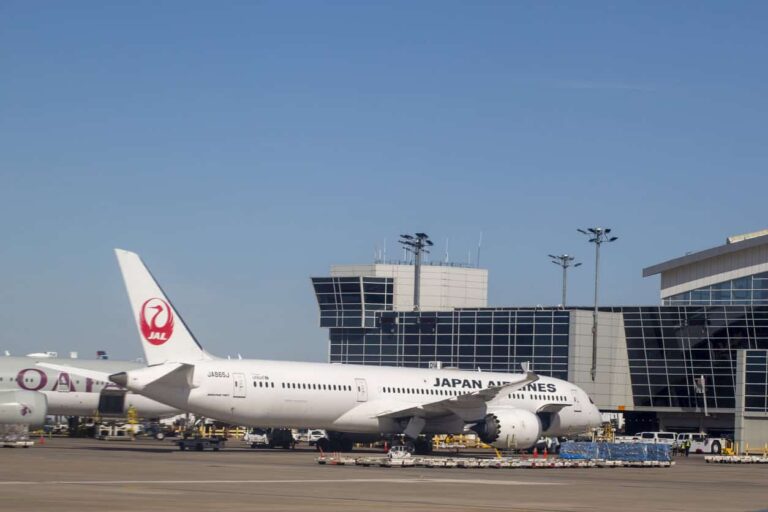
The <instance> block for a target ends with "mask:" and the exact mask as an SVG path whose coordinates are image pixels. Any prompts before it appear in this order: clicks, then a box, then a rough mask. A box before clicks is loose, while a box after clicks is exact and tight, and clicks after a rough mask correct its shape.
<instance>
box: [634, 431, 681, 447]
mask: <svg viewBox="0 0 768 512" xmlns="http://www.w3.org/2000/svg"><path fill="white" fill-rule="evenodd" d="M637 437H638V438H639V440H638V442H639V443H649V444H668V445H670V446H672V445H674V444H675V439H676V438H677V434H675V433H674V432H640V433H639V434H637Z"/></svg>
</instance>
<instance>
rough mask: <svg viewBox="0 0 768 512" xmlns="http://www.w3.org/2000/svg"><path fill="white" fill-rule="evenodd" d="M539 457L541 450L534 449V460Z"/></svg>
mask: <svg viewBox="0 0 768 512" xmlns="http://www.w3.org/2000/svg"><path fill="white" fill-rule="evenodd" d="M538 456H539V449H538V448H534V449H533V458H534V459H535V458H538Z"/></svg>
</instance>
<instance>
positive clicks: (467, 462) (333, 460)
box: [315, 454, 675, 469]
mask: <svg viewBox="0 0 768 512" xmlns="http://www.w3.org/2000/svg"><path fill="white" fill-rule="evenodd" d="M315 460H316V462H317V463H318V464H322V465H327V466H364V467H371V466H379V467H384V468H395V467H397V468H411V467H418V468H464V469H466V468H488V469H503V468H509V469H516V468H520V469H525V468H527V469H550V468H551V469H555V468H621V467H644V468H669V467H672V466H674V465H675V463H674V462H672V461H658V460H652V461H621V460H617V461H606V460H584V459H579V460H563V459H558V458H551V459H550V458H547V459H533V458H531V459H521V458H517V457H501V458H479V457H399V458H391V457H377V456H368V457H357V458H355V457H350V456H344V455H338V454H334V455H321V456H320V457H317V458H316V459H315Z"/></svg>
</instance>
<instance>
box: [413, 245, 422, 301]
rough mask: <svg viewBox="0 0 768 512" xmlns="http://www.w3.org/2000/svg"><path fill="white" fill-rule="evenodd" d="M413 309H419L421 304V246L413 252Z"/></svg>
mask: <svg viewBox="0 0 768 512" xmlns="http://www.w3.org/2000/svg"><path fill="white" fill-rule="evenodd" d="M413 256H414V258H413V310H414V311H419V310H420V309H421V306H420V304H419V302H420V300H421V249H420V248H419V247H417V248H416V250H415V251H414V252H413Z"/></svg>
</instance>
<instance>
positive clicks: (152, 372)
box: [109, 363, 196, 392]
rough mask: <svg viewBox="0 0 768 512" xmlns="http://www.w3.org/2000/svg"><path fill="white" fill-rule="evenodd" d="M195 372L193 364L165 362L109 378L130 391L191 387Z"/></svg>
mask: <svg viewBox="0 0 768 512" xmlns="http://www.w3.org/2000/svg"><path fill="white" fill-rule="evenodd" d="M194 372H195V367H194V365H191V364H184V363H166V364H159V365H156V366H148V367H146V368H140V369H138V370H131V371H129V372H121V373H115V374H114V375H110V377H109V379H110V380H111V381H112V382H114V383H115V384H117V385H119V386H123V387H126V388H128V389H130V390H131V391H138V392H141V390H143V389H145V388H148V387H154V386H163V387H174V388H184V389H191V388H194V387H196V386H195V385H194V384H193V382H192V381H193V376H194Z"/></svg>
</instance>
